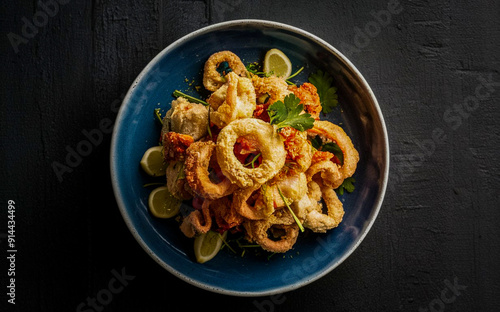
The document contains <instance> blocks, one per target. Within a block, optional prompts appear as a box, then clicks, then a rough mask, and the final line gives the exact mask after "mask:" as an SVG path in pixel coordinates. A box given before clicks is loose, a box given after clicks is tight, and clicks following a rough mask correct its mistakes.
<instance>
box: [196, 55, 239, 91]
mask: <svg viewBox="0 0 500 312" xmlns="http://www.w3.org/2000/svg"><path fill="white" fill-rule="evenodd" d="M222 62H227V63H228V64H229V67H230V68H231V70H232V71H233V72H235V73H236V74H237V75H238V76H242V77H243V76H246V72H247V69H246V67H245V65H244V64H243V62H242V61H241V59H240V58H239V57H238V56H237V55H236V54H234V53H233V52H231V51H221V52H217V53H214V54H212V55H211V56H210V57H209V58H208V60H207V61H206V62H205V68H204V70H203V85H204V86H205V88H206V89H207V90H209V91H212V92H213V91H216V90H217V89H219V88H220V87H221V86H222V85H223V84H224V83H225V82H226V81H225V79H224V77H222V76H221V75H220V73H219V72H218V71H217V67H219V65H220V63H222Z"/></svg>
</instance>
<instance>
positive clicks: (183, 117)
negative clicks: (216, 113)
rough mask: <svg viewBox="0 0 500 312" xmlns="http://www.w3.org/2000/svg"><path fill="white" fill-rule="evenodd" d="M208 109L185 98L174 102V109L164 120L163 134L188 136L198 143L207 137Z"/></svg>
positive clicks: (171, 109) (172, 108)
mask: <svg viewBox="0 0 500 312" xmlns="http://www.w3.org/2000/svg"><path fill="white" fill-rule="evenodd" d="M207 129H208V109H207V108H206V107H205V106H203V105H202V104H195V103H191V102H189V101H188V100H187V99H185V98H183V97H179V98H178V99H176V100H173V101H172V107H171V108H170V110H168V112H167V114H166V115H165V117H164V118H163V128H162V133H163V134H165V133H167V132H176V133H179V134H187V135H190V136H192V137H193V140H194V141H198V140H199V139H201V138H203V137H204V136H206V135H207Z"/></svg>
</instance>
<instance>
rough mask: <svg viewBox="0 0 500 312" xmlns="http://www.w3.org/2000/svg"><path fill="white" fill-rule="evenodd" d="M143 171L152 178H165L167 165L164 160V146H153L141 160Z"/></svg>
mask: <svg viewBox="0 0 500 312" xmlns="http://www.w3.org/2000/svg"><path fill="white" fill-rule="evenodd" d="M141 167H142V169H143V170H144V171H145V172H146V173H147V174H148V175H150V176H152V177H160V176H164V175H165V173H166V170H167V164H166V163H165V161H164V159H163V146H153V147H151V148H149V149H148V150H147V151H146V152H145V153H144V155H143V156H142V159H141Z"/></svg>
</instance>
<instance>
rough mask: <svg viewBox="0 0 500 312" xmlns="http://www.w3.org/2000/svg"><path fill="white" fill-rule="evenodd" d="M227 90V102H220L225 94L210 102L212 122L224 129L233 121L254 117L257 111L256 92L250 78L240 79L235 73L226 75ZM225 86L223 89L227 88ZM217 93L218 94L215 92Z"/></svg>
mask: <svg viewBox="0 0 500 312" xmlns="http://www.w3.org/2000/svg"><path fill="white" fill-rule="evenodd" d="M226 78H227V90H226V95H225V100H224V101H223V102H222V103H219V102H220V97H222V96H223V94H219V95H217V97H218V99H217V100H210V102H211V103H212V104H215V105H214V106H211V108H212V110H211V111H210V122H212V123H214V124H215V125H216V126H217V127H219V128H223V127H225V126H226V125H227V124H228V123H230V122H231V121H233V120H236V119H241V118H247V117H252V115H253V111H254V110H255V107H256V104H255V91H254V88H253V85H252V82H251V81H250V79H249V78H244V77H238V75H236V74H235V73H233V72H230V73H229V74H227V75H226ZM225 86H226V85H224V86H223V87H221V88H225ZM215 93H217V92H215Z"/></svg>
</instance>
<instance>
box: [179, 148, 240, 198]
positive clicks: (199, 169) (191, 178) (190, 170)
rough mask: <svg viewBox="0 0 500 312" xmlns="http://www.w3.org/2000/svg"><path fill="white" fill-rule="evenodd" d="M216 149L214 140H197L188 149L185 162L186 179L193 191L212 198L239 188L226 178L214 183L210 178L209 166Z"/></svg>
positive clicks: (222, 195)
mask: <svg viewBox="0 0 500 312" xmlns="http://www.w3.org/2000/svg"><path fill="white" fill-rule="evenodd" d="M214 149H215V143H214V142H212V141H207V142H201V141H199V142H195V143H193V144H191V145H190V146H189V147H188V149H187V150H186V161H185V162H184V165H185V168H184V173H185V175H186V180H187V182H188V183H189V186H190V187H191V189H192V190H193V192H195V193H196V194H197V195H199V196H200V197H203V198H205V199H212V200H213V199H217V198H221V197H224V196H227V195H229V194H231V193H232V192H234V191H235V190H236V188H237V186H236V185H235V184H232V183H231V181H229V180H228V179H226V178H225V179H223V180H222V181H221V182H220V183H214V182H212V181H211V180H210V177H209V172H208V167H209V164H210V159H211V158H212V153H213V151H214ZM214 156H215V155H214Z"/></svg>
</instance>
